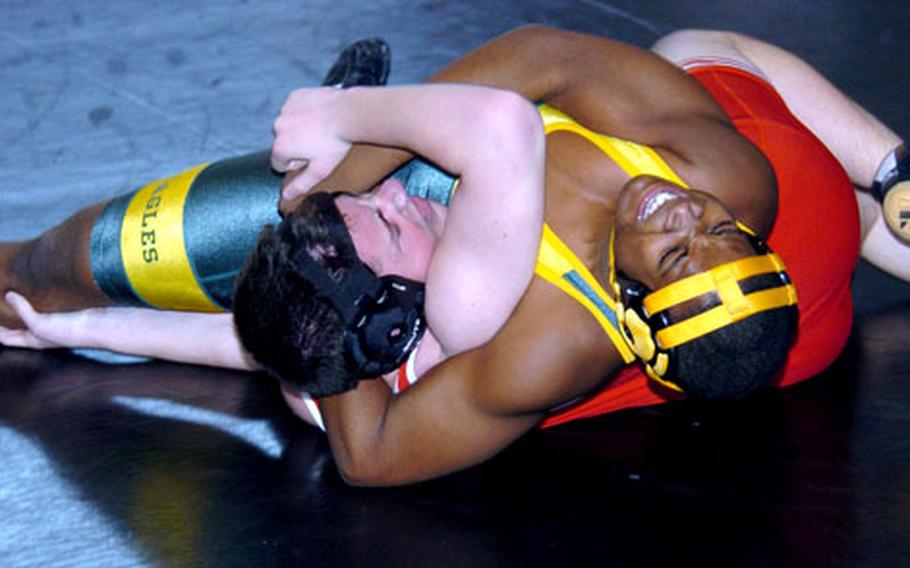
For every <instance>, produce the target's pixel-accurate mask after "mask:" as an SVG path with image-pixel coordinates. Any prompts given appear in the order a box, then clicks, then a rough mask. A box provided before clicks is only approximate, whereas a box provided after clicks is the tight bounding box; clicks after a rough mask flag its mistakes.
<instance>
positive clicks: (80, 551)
mask: <svg viewBox="0 0 910 568" xmlns="http://www.w3.org/2000/svg"><path fill="white" fill-rule="evenodd" d="M908 318H910V306H904V307H902V308H900V309H895V310H893V311H892V312H890V313H883V314H878V315H875V316H867V317H863V318H861V319H860V321H858V322H857V326H856V329H855V332H854V335H853V339H852V341H851V343H850V345H849V346H848V348H847V350H846V351H845V353H844V355H843V356H842V357H841V358H840V360H839V361H838V362H837V363H836V364H835V366H834V367H833V368H831V369H830V370H829V371H828V372H826V373H824V374H823V375H822V376H819V377H817V378H816V379H813V380H812V381H809V382H808V383H804V384H802V385H800V386H797V387H794V388H791V389H788V390H780V391H771V392H766V393H762V394H760V395H758V396H755V397H753V398H752V399H750V400H748V401H745V402H740V403H736V404H719V405H707V404H702V405H699V404H692V403H683V404H672V405H665V406H663V407H657V408H652V409H639V410H633V411H625V412H621V413H618V414H616V415H612V416H606V417H602V418H599V419H594V420H588V421H583V422H579V423H576V424H573V425H570V426H565V427H560V428H556V429H553V430H550V431H547V432H536V433H533V434H531V435H529V436H527V437H526V438H525V439H523V440H522V441H520V442H519V443H518V444H516V445H515V446H513V447H512V448H511V449H509V450H507V451H506V452H504V453H502V454H501V455H500V456H498V457H496V458H494V459H493V460H491V461H490V462H488V463H486V464H484V465H482V466H479V467H476V468H474V469H471V470H468V471H465V472H462V473H459V474H456V475H452V476H449V477H447V478H444V479H440V480H437V481H433V482H428V483H423V484H420V485H416V486H412V487H405V488H394V489H358V488H351V487H348V486H346V485H345V484H344V483H343V482H342V481H341V479H340V478H339V476H338V474H337V473H336V471H335V468H334V466H333V464H332V458H331V453H330V452H329V450H328V447H327V444H326V442H325V439H324V437H323V436H322V434H321V433H319V432H317V431H316V430H314V429H311V428H308V427H305V426H300V425H298V423H297V422H296V420H295V419H294V417H293V416H291V415H290V413H289V412H288V411H287V410H285V408H284V406H283V402H282V401H281V400H280V399H279V397H278V396H277V393H276V391H275V389H274V388H272V383H271V382H270V381H269V380H268V379H266V378H265V377H251V376H248V375H246V374H242V373H230V372H223V371H215V370H209V369H204V368H195V367H189V366H180V365H170V364H163V363H151V364H140V365H133V366H105V365H101V364H97V363H92V362H88V361H85V360H81V359H78V358H76V357H74V356H72V355H69V354H65V353H56V354H50V353H47V354H41V353H32V352H26V351H19V350H5V351H3V352H0V373H2V376H3V380H2V382H0V447H2V448H3V451H4V456H3V464H4V465H3V468H2V470H0V510H2V512H3V523H2V524H0V527H2V528H0V560H2V562H3V564H4V565H16V566H37V565H42V566H43V565H48V564H47V563H48V562H50V563H51V564H53V563H54V562H57V563H59V565H61V566H64V565H67V566H70V565H92V566H97V565H111V566H124V565H126V566H130V565H146V564H148V565H162V566H199V565H206V566H273V565H274V566H285V565H297V564H299V565H307V566H327V565H331V566H377V565H379V566H382V565H401V566H450V565H454V566H461V565H464V566H502V565H564V566H572V565H577V564H582V565H611V564H643V565H669V564H671V563H676V562H680V561H682V562H684V563H688V562H696V561H700V560H703V559H705V558H706V555H709V556H710V558H712V559H714V560H716V561H717V562H720V563H723V564H728V565H742V564H766V565H768V564H770V565H778V564H781V563H783V564H786V565H791V564H798V563H800V562H803V563H807V564H806V565H827V564H844V563H845V564H860V565H866V566H899V565H901V563H902V562H901V561H902V559H906V558H907V557H908V554H910V540H908V538H907V536H908V531H910V520H908V516H907V511H908V510H910V485H908V479H910V457H908V456H910V437H908V436H907V434H906V433H907V431H908V429H910V389H908V388H907V384H906V371H905V370H904V369H905V368H906V366H907V365H908V364H910V358H908V356H907V354H906V351H905V347H904V346H905V345H906V344H907V342H908V340H910V336H908V331H907V326H906V322H907V321H908ZM53 565H58V564H53Z"/></svg>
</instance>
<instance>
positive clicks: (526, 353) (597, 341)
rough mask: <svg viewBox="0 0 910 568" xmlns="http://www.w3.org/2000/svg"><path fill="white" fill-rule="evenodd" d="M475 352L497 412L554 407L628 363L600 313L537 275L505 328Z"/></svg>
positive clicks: (490, 408) (482, 385)
mask: <svg viewBox="0 0 910 568" xmlns="http://www.w3.org/2000/svg"><path fill="white" fill-rule="evenodd" d="M469 353H470V354H471V355H472V356H473V357H474V361H475V365H476V367H475V371H476V376H477V377H479V378H480V380H481V381H482V383H479V384H478V385H477V386H478V388H480V389H482V391H483V395H482V397H481V398H482V399H483V400H484V404H485V405H487V407H488V411H490V412H493V413H497V414H511V413H523V412H540V411H545V410H548V409H549V408H552V407H554V406H556V405H558V404H561V403H563V402H565V401H567V400H571V399H573V398H575V397H577V396H579V395H582V394H584V393H587V392H588V391H590V390H591V389H593V388H594V387H596V386H597V385H599V384H600V382H601V381H602V380H604V378H606V377H607V376H609V375H611V374H612V373H614V372H615V371H618V370H619V369H620V368H621V367H622V366H623V361H622V358H621V357H620V355H619V353H618V351H617V350H616V348H615V347H614V346H613V344H612V343H611V342H610V340H609V338H608V337H607V336H606V334H605V333H604V332H603V330H602V329H601V328H600V325H599V324H598V323H597V321H596V320H595V319H594V317H593V316H592V315H591V314H590V313H588V312H587V311H586V310H585V309H584V308H583V307H582V306H581V305H580V304H578V303H577V302H575V301H574V300H572V299H571V298H570V297H569V296H567V295H566V294H564V293H563V292H561V291H560V290H558V289H557V288H555V287H553V286H552V285H550V284H549V283H547V282H545V281H543V280H541V279H540V278H536V277H535V278H534V280H533V282H532V283H531V286H530V287H529V288H528V291H527V293H526V294H525V296H524V298H523V299H522V301H521V303H520V304H519V306H518V307H517V308H516V310H515V312H514V313H513V314H512V316H511V317H510V318H509V320H508V322H506V325H505V326H503V328H502V330H500V332H499V333H498V334H497V335H496V336H495V337H494V338H493V339H492V340H491V341H490V342H488V343H487V344H485V345H484V346H482V347H480V348H479V349H476V350H474V351H472V352H469Z"/></svg>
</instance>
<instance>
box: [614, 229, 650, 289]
mask: <svg viewBox="0 0 910 568" xmlns="http://www.w3.org/2000/svg"><path fill="white" fill-rule="evenodd" d="M649 244H650V243H648V242H647V241H646V240H644V239H635V238H623V239H620V238H619V235H617V239H616V269H617V270H618V271H620V272H622V273H623V274H625V275H626V276H628V277H629V278H632V279H634V280H638V281H639V282H642V283H644V284H645V285H649V286H650V285H652V282H653V280H654V279H653V278H652V276H653V275H654V272H655V270H653V269H652V267H656V266H657V258H656V253H655V247H653V246H649Z"/></svg>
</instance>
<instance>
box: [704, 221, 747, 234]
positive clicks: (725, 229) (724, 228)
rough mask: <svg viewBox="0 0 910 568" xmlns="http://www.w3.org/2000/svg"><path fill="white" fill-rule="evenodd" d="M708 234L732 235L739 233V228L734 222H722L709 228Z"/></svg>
mask: <svg viewBox="0 0 910 568" xmlns="http://www.w3.org/2000/svg"><path fill="white" fill-rule="evenodd" d="M707 232H708V234H709V235H715V236H723V235H731V234H734V233H739V227H737V226H736V223H734V222H733V221H729V220H728V221H721V222H720V223H717V224H715V225H712V226H711V227H709V228H708V231H707Z"/></svg>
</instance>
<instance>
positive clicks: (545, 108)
mask: <svg viewBox="0 0 910 568" xmlns="http://www.w3.org/2000/svg"><path fill="white" fill-rule="evenodd" d="M537 110H538V112H539V113H540V118H541V119H542V120H543V126H544V132H545V133H546V134H550V133H551V132H557V131H560V130H566V131H569V132H574V133H575V134H578V135H579V136H581V137H583V138H584V139H586V140H588V141H589V142H591V143H592V144H594V145H595V146H597V147H598V148H600V150H601V151H602V152H603V153H605V154H606V155H608V156H609V157H610V159H611V160H613V161H614V162H616V164H617V165H618V166H619V167H620V168H622V169H623V171H624V172H626V173H627V174H629V176H630V177H635V176H638V175H643V174H650V175H654V176H658V177H662V178H664V179H668V180H670V181H672V182H675V183H677V184H679V185H681V186H682V187H688V185H687V184H686V183H685V182H684V181H683V180H682V179H681V178H680V177H679V176H678V175H676V172H674V171H673V170H672V169H671V168H670V166H669V165H668V164H667V162H665V161H664V159H663V158H661V157H660V155H659V154H658V153H657V152H655V151H654V150H653V149H652V148H649V147H647V146H642V145H641V144H636V143H635V142H629V141H628V140H623V139H622V138H615V137H613V136H607V135H606V134H601V133H600V132H595V131H593V130H589V129H588V128H585V127H584V126H582V125H580V124H578V122H576V121H575V119H573V118H572V117H570V116H569V115H567V114H565V113H564V112H562V111H560V110H558V109H556V108H554V107H551V106H550V105H546V104H542V105H538V107H537Z"/></svg>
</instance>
